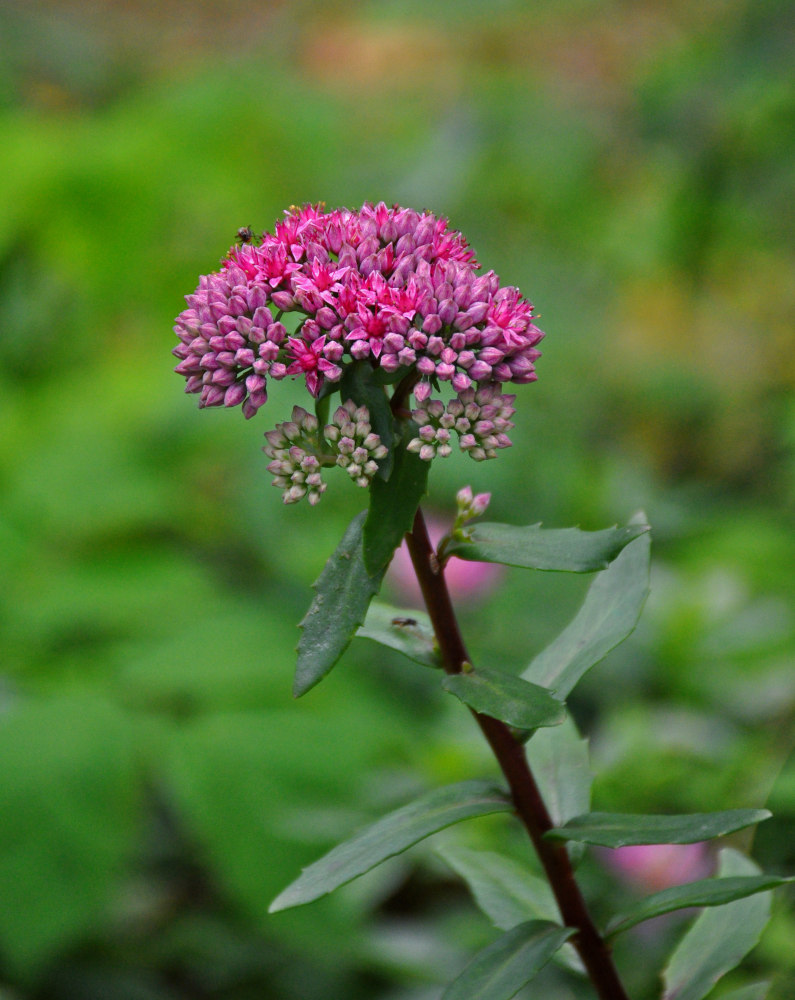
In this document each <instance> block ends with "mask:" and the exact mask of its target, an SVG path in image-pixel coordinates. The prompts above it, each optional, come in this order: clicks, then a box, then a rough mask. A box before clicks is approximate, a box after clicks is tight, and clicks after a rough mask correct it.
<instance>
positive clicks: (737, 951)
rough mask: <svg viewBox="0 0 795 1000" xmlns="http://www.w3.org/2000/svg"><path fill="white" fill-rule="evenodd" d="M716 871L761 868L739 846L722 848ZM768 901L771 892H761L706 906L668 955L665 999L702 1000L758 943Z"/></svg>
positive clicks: (747, 872) (755, 871) (729, 872)
mask: <svg viewBox="0 0 795 1000" xmlns="http://www.w3.org/2000/svg"><path fill="white" fill-rule="evenodd" d="M718 874H719V875H720V876H721V877H731V876H735V875H759V868H758V867H757V866H756V865H755V864H754V863H753V861H751V860H750V859H749V858H746V857H745V856H744V855H743V854H740V852H739V851H734V850H731V849H730V848H726V849H725V850H723V851H721V861H720V867H719V871H718ZM770 903H771V893H769V892H761V893H757V894H756V895H754V896H749V897H747V898H746V899H738V900H735V901H734V902H733V903H727V904H726V905H725V906H722V907H720V908H719V909H708V910H704V912H703V913H702V914H701V915H700V916H699V917H698V918H697V919H696V921H695V922H694V923H693V925H692V926H691V927H690V929H689V930H688V932H687V933H686V934H685V936H684V937H683V938H682V940H681V941H680V942H679V944H678V945H677V947H676V948H675V949H674V952H673V954H672V955H671V959H670V961H669V962H668V965H667V967H666V969H665V971H664V973H663V979H664V980H665V992H664V994H663V1000H703V997H705V996H706V995H707V994H708V993H709V992H710V991H711V990H712V988H713V986H714V985H715V983H716V982H717V981H718V980H719V979H720V978H721V976H723V975H724V974H725V973H727V972H729V970H730V969H733V968H734V967H735V966H736V965H737V964H738V963H739V962H740V961H741V960H742V959H743V958H744V957H745V955H746V954H747V953H748V952H749V951H750V950H751V949H752V948H753V947H754V945H755V944H756V943H757V941H758V940H759V938H760V936H761V934H762V931H763V930H764V928H765V925H766V924H767V922H768V920H769V919H770Z"/></svg>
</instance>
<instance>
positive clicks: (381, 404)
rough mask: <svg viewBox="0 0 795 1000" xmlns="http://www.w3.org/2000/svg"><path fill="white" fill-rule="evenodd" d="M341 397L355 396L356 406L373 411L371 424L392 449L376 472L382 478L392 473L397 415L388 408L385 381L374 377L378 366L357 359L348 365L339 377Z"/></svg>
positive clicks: (344, 399) (351, 397) (343, 400)
mask: <svg viewBox="0 0 795 1000" xmlns="http://www.w3.org/2000/svg"><path fill="white" fill-rule="evenodd" d="M339 390H340V399H341V400H342V402H343V403H344V402H346V401H347V400H349V399H352V400H353V401H354V403H356V405H357V406H366V407H367V409H368V410H369V412H370V426H371V427H372V429H373V430H374V431H375V433H376V434H377V435H378V436H379V437H380V438H381V444H383V445H385V447H386V448H388V449H389V452H388V454H387V455H386V456H385V457H384V458H383V459H382V460H381V461H380V462H379V463H378V472H377V473H376V475H377V476H378V477H379V478H380V479H383V480H385V481H386V480H387V479H389V477H390V475H391V473H392V461H393V459H392V445H393V443H394V439H395V432H394V417H393V416H392V411H391V410H390V408H389V400H388V399H387V395H386V393H385V392H384V386H383V383H381V384H379V383H378V382H376V379H375V369H374V368H373V367H372V365H371V364H370V363H369V362H367V361H354V362H352V363H351V364H349V365H346V366H345V367H344V368H343V371H342V378H341V379H340V381H339Z"/></svg>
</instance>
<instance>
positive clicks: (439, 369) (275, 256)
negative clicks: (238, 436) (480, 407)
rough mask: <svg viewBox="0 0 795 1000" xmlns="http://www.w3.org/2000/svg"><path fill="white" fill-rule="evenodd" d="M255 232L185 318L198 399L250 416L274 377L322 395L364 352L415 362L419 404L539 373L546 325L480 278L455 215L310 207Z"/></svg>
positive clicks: (390, 367)
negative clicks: (435, 394) (437, 394)
mask: <svg viewBox="0 0 795 1000" xmlns="http://www.w3.org/2000/svg"><path fill="white" fill-rule="evenodd" d="M252 237H253V234H252V232H251V230H250V229H249V228H248V227H245V228H244V229H241V230H240V231H239V233H238V239H239V245H235V246H233V247H232V248H231V249H230V250H229V252H228V254H227V256H226V257H225V258H224V259H223V261H222V262H221V269H220V270H219V271H217V272H215V273H213V274H209V275H205V276H203V277H202V278H201V279H200V281H199V286H198V288H197V289H196V291H195V292H194V293H193V294H192V295H188V296H186V301H187V308H186V309H185V310H183V312H182V313H181V314H180V315H179V316H178V317H177V320H176V325H175V327H174V329H175V332H176V334H177V337H178V339H179V343H178V345H177V346H176V347H175V348H174V351H173V353H174V354H175V356H176V357H177V358H178V359H179V364H178V365H177V367H176V369H175V370H176V371H177V372H178V373H179V374H180V375H183V376H184V377H185V379H186V387H185V389H186V392H189V393H197V394H199V406H202V407H205V406H239V405H242V408H243V413H244V414H245V416H246V417H252V416H254V414H255V413H256V412H257V410H258V409H259V407H261V406H262V405H263V404H264V403H265V401H266V399H267V386H266V383H267V379H268V378H272V379H277V380H278V379H283V378H285V377H287V376H289V375H301V376H303V377H304V379H305V381H306V387H307V389H308V390H309V392H310V393H311V394H312V395H313V396H317V395H318V394H319V392H320V390H321V388H322V387H323V384H324V383H325V382H330V383H336V382H339V380H340V378H341V377H342V371H343V368H344V367H345V365H346V364H347V363H350V362H351V361H356V360H362V359H367V360H368V362H369V363H370V364H371V365H372V366H373V367H374V368H380V369H382V370H383V371H384V372H385V373H387V374H392V373H395V372H398V373H401V372H402V371H404V370H405V372H407V373H408V372H411V371H412V370H413V372H414V373H415V374H416V375H418V376H419V381H418V383H417V385H416V386H415V389H414V396H415V399H416V400H417V402H422V401H424V400H426V399H427V398H428V396H429V394H430V392H431V387H432V385H436V384H438V383H439V382H449V383H450V384H451V387H452V389H453V391H454V392H456V393H459V394H461V393H464V392H467V391H468V390H469V389H470V388H474V387H477V386H480V385H483V384H484V383H495V384H496V383H502V382H514V383H518V384H524V383H527V382H532V381H534V380H535V378H536V374H535V367H534V362H535V360H536V359H537V358H538V356H539V351H538V350H537V349H536V344H537V343H538V342H539V341H540V340H541V338H542V337H543V333H542V332H541V330H539V329H538V327H536V326H535V324H534V323H533V307H532V305H531V304H530V302H528V301H527V300H526V299H524V298H523V297H522V295H521V294H520V292H519V290H518V289H517V288H514V287H511V286H501V285H500V281H499V278H498V276H497V275H496V274H495V273H494V271H488V272H486V273H485V274H478V273H477V272H478V271H479V269H480V265H479V264H478V263H477V261H476V260H475V255H474V253H473V252H472V250H470V249H469V247H468V245H467V242H466V240H465V239H464V237H463V236H462V235H461V233H459V232H457V231H456V230H454V229H450V228H448V225H447V220H446V219H443V218H437V217H436V216H435V215H432V214H431V213H429V212H423V213H420V212H415V211H414V210H413V209H407V208H400V207H399V206H397V205H395V206H393V207H392V208H389V207H388V206H387V205H385V204H384V203H383V202H381V203H380V204H378V205H372V204H365V205H363V206H362V207H361V209H359V210H358V211H356V212H353V211H350V210H348V209H335V210H333V211H330V212H327V211H325V207H324V206H323V205H322V204H319V205H305V206H303V207H302V208H295V207H293V208H290V209H289V210H288V212H287V213H286V217H285V218H284V219H283V220H282V221H281V222H278V223H277V224H276V226H275V227H274V232H273V233H264V234H263V235H262V237H261V238H259V239H253V238H252ZM283 320H284V322H283ZM443 443H444V442H439V444H443ZM477 447H481V446H480V445H478V446H477ZM482 450H484V451H487V450H489V449H487V448H483V449H482ZM491 450H493V448H492V449H491Z"/></svg>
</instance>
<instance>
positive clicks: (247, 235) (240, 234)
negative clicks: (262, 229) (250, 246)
mask: <svg viewBox="0 0 795 1000" xmlns="http://www.w3.org/2000/svg"><path fill="white" fill-rule="evenodd" d="M253 241H254V230H253V229H252V228H251V226H241V227H240V229H238V231H237V235H236V236H235V242H236V243H238V244H240V245H241V246H242V245H243V244H244V243H252V242H253Z"/></svg>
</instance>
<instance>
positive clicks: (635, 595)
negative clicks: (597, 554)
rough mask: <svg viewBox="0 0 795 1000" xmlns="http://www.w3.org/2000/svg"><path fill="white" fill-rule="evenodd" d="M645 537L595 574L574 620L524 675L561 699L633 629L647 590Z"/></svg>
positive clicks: (647, 565)
mask: <svg viewBox="0 0 795 1000" xmlns="http://www.w3.org/2000/svg"><path fill="white" fill-rule="evenodd" d="M649 548H650V546H649V536H648V534H644V535H641V537H639V538H636V539H635V541H633V542H632V543H631V544H630V545H627V547H626V548H625V549H624V551H623V552H622V553H621V554H620V555H619V556H618V557H617V558H616V559H615V560H614V562H613V563H612V565H611V566H610V567H609V569H606V570H604V571H603V572H601V573H599V574H598V575H597V576H596V578H595V579H594V581H593V583H592V584H591V586H590V587H589V588H588V593H587V594H586V596H585V601H584V602H583V605H582V607H581V608H580V610H579V611H578V612H577V614H576V616H575V617H574V619H573V620H572V621H571V622H570V623H569V625H567V627H566V628H565V629H564V630H563V632H561V634H560V635H559V636H558V637H557V639H555V640H554V641H553V642H552V643H550V645H549V646H547V648H546V649H544V650H543V651H542V652H541V653H539V654H538V656H536V658H535V659H534V660H533V662H532V663H531V664H530V666H529V667H528V668H527V670H525V671H524V673H523V674H522V676H523V677H524V678H525V680H528V681H533V683H535V684H541V685H542V687H547V688H550V689H551V690H553V691H555V693H556V694H557V696H558V697H559V698H560V699H564V698H566V697H568V695H569V692H570V691H571V690H572V688H573V687H574V686H575V684H576V683H577V682H578V681H579V680H580V678H581V677H582V676H583V674H585V673H586V671H588V670H590V668H591V667H592V666H594V665H595V664H596V663H598V662H599V661H600V660H602V659H603V658H604V657H605V656H607V654H608V653H609V652H610V650H611V649H613V648H614V647H615V646H617V645H618V644H619V643H620V642H623V641H624V639H626V637H627V636H628V635H629V634H630V632H632V630H633V629H634V628H635V625H636V624H637V621H638V618H639V617H640V613H641V611H642V610H643V605H644V603H645V601H646V597H647V595H648V592H649Z"/></svg>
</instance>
